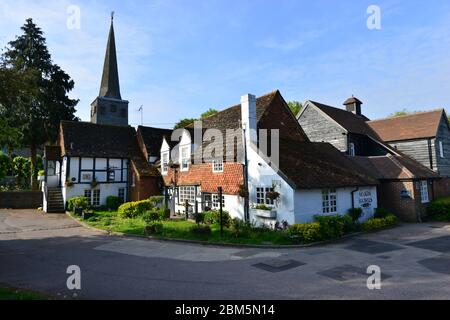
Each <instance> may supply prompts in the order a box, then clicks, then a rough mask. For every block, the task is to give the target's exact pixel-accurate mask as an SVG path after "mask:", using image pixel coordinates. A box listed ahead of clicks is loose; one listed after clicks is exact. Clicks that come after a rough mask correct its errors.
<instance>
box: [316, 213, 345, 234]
mask: <svg viewBox="0 0 450 320" xmlns="http://www.w3.org/2000/svg"><path fill="white" fill-rule="evenodd" d="M314 221H315V222H318V223H319V224H320V232H321V234H322V238H323V239H335V238H340V237H342V236H343V235H344V231H345V225H346V218H345V217H344V216H340V215H335V216H314ZM347 223H348V218H347Z"/></svg>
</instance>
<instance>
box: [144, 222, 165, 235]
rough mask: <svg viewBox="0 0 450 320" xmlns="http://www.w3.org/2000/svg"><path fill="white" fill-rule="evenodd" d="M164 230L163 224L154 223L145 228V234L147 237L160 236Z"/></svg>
mask: <svg viewBox="0 0 450 320" xmlns="http://www.w3.org/2000/svg"><path fill="white" fill-rule="evenodd" d="M163 229H164V226H163V224H162V223H161V222H158V221H152V222H149V223H147V225H146V226H145V234H146V235H152V234H158V233H161V232H162V231H163Z"/></svg>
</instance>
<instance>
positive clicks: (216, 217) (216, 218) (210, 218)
mask: <svg viewBox="0 0 450 320" xmlns="http://www.w3.org/2000/svg"><path fill="white" fill-rule="evenodd" d="M222 220H223V226H224V227H227V228H228V227H229V226H230V223H231V217H230V214H229V213H228V212H227V211H223V214H222ZM205 223H207V224H219V225H220V212H219V211H207V212H205Z"/></svg>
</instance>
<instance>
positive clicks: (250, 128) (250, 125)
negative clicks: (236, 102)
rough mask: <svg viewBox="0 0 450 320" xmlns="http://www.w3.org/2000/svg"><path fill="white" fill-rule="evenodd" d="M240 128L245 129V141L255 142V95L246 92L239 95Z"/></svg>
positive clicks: (256, 139) (256, 136) (247, 142)
mask: <svg viewBox="0 0 450 320" xmlns="http://www.w3.org/2000/svg"><path fill="white" fill-rule="evenodd" d="M241 117H242V128H243V129H245V142H246V144H247V145H248V146H249V145H250V142H253V143H254V144H257V142H258V134H257V121H256V97H255V96H254V95H252V94H246V95H243V96H242V97H241Z"/></svg>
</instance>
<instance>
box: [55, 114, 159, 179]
mask: <svg viewBox="0 0 450 320" xmlns="http://www.w3.org/2000/svg"><path fill="white" fill-rule="evenodd" d="M60 130H61V132H60V145H61V149H62V150H61V153H62V155H63V156H71V157H96V158H127V159H131V160H132V161H133V163H134V164H135V166H136V168H137V169H138V171H139V173H140V175H143V176H151V175H159V173H158V170H156V169H155V168H153V167H151V166H150V165H149V164H148V163H147V161H146V160H145V159H144V156H143V154H142V153H141V151H140V149H139V146H138V142H137V137H136V130H135V129H134V128H133V127H130V126H118V125H103V124H95V123H90V122H75V121H62V122H61V126H60Z"/></svg>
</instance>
